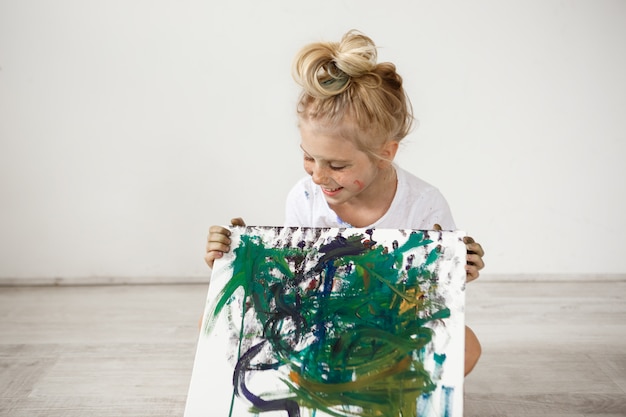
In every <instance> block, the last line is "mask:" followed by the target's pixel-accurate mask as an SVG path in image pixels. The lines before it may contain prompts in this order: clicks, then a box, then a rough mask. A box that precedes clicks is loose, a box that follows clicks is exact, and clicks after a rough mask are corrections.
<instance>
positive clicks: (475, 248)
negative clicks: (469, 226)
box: [463, 236, 485, 282]
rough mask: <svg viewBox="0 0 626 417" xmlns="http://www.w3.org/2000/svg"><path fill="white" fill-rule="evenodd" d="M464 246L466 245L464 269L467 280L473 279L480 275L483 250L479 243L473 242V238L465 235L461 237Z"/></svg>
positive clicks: (483, 264) (482, 264) (482, 265)
mask: <svg viewBox="0 0 626 417" xmlns="http://www.w3.org/2000/svg"><path fill="white" fill-rule="evenodd" d="M463 242H465V246H466V247H467V264H466V265H465V270H466V271H467V282H470V281H474V280H475V279H476V278H478V276H479V275H480V272H479V271H480V270H481V269H483V268H484V267H485V262H484V261H483V256H485V251H484V250H483V247H482V246H480V243H478V242H475V241H474V239H473V238H471V237H469V236H465V237H464V238H463Z"/></svg>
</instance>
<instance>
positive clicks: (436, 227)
mask: <svg viewBox="0 0 626 417" xmlns="http://www.w3.org/2000/svg"><path fill="white" fill-rule="evenodd" d="M433 230H436V231H438V232H439V231H441V226H440V225H439V223H435V225H434V226H433Z"/></svg>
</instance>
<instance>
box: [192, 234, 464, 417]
mask: <svg viewBox="0 0 626 417" xmlns="http://www.w3.org/2000/svg"><path fill="white" fill-rule="evenodd" d="M231 231H232V236H231V240H232V245H231V247H232V248H233V250H231V252H229V253H227V254H225V255H224V257H223V258H221V259H219V260H217V261H216V262H215V265H214V270H213V273H212V277H211V283H210V286H209V291H208V296H207V304H206V309H205V313H204V317H203V322H202V326H201V330H200V335H199V339H198V346H197V352H196V358H195V362H194V367H193V371H192V377H191V383H190V387H189V393H188V398H187V404H186V407H185V417H209V416H211V417H213V416H219V417H222V416H223V417H227V416H228V417H244V416H259V417H276V416H281V417H283V416H289V417H295V416H315V417H323V416H335V417H341V416H346V417H348V416H350V417H353V416H354V417H365V416H446V417H448V416H450V417H452V416H462V415H463V360H464V356H463V352H464V307H465V268H464V265H465V253H466V252H465V245H464V244H463V241H462V239H463V236H464V234H463V232H460V231H419V230H392V229H343V228H342V229H337V228H282V227H232V228H231Z"/></svg>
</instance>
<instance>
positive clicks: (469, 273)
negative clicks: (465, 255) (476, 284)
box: [465, 264, 480, 282]
mask: <svg viewBox="0 0 626 417" xmlns="http://www.w3.org/2000/svg"><path fill="white" fill-rule="evenodd" d="M465 272H466V278H465V282H472V281H474V280H475V279H476V278H478V277H479V275H480V273H479V272H478V269H476V267H475V266H474V265H470V264H467V265H465Z"/></svg>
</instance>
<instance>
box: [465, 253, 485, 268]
mask: <svg viewBox="0 0 626 417" xmlns="http://www.w3.org/2000/svg"><path fill="white" fill-rule="evenodd" d="M466 259H467V264H468V265H472V266H474V267H475V268H476V270H478V271H480V270H481V269H483V268H484V267H485V262H484V261H483V258H482V257H480V256H478V255H475V254H471V253H470V254H468V255H467V257H466Z"/></svg>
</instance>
